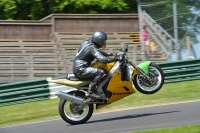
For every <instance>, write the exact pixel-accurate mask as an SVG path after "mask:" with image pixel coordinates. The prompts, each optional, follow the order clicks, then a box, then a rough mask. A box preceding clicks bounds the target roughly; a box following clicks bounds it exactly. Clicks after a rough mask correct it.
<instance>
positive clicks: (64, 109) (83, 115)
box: [58, 99, 94, 125]
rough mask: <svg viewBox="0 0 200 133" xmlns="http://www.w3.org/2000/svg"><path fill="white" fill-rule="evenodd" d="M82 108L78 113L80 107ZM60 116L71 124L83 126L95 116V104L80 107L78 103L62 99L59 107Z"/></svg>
mask: <svg viewBox="0 0 200 133" xmlns="http://www.w3.org/2000/svg"><path fill="white" fill-rule="evenodd" d="M80 106H82V107H83V109H81V111H79V112H76V109H77V108H78V107H80ZM58 110H59V114H60V116H61V118H62V119H63V120H64V121H65V122H67V123H69V124H71V125H76V124H83V123H85V122H86V121H88V120H89V119H90V117H91V116H92V114H93V110H94V106H93V104H86V105H82V104H81V105H80V104H76V103H71V102H70V101H67V100H65V99H61V100H60V103H59V106H58Z"/></svg>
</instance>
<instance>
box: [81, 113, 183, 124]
mask: <svg viewBox="0 0 200 133" xmlns="http://www.w3.org/2000/svg"><path fill="white" fill-rule="evenodd" d="M175 112H180V111H170V112H160V113H145V114H136V115H126V116H120V117H115V118H108V119H102V120H94V121H88V122H86V123H84V124H89V123H96V122H105V121H115V120H122V119H123V120H124V119H133V118H139V117H145V116H151V115H160V114H168V113H175Z"/></svg>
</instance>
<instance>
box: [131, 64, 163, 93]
mask: <svg viewBox="0 0 200 133" xmlns="http://www.w3.org/2000/svg"><path fill="white" fill-rule="evenodd" d="M148 76H150V77H151V78H154V77H155V78H154V79H155V82H154V83H153V84H150V83H148V81H147V80H145V79H144V78H143V77H142V76H140V75H136V76H135V77H134V80H133V84H134V86H135V88H136V89H137V90H138V91H139V92H141V93H143V94H154V93H156V92H158V91H159V90H160V89H161V87H162V86H163V84H164V73H163V70H162V69H161V68H160V67H159V66H158V65H156V64H154V63H151V64H150V65H149V75H148Z"/></svg>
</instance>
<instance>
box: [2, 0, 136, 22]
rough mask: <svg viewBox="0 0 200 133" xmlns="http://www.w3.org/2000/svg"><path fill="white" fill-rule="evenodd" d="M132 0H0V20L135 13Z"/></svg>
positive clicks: (134, 3) (134, 2) (134, 4)
mask: <svg viewBox="0 0 200 133" xmlns="http://www.w3.org/2000/svg"><path fill="white" fill-rule="evenodd" d="M136 12H137V3H136V1H134V0H0V14H1V15H0V19H1V20H39V19H42V18H43V17H46V16H48V15H50V14H53V13H90V14H97V13H136Z"/></svg>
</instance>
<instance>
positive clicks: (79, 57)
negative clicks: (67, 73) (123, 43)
mask: <svg viewBox="0 0 200 133" xmlns="http://www.w3.org/2000/svg"><path fill="white" fill-rule="evenodd" d="M106 40H107V35H106V33H104V32H103V31H96V32H94V33H93V34H92V40H91V41H90V40H84V41H83V42H82V43H81V45H80V47H79V49H78V53H77V54H76V57H75V59H74V62H73V73H74V75H75V76H76V77H77V78H80V79H81V78H82V79H83V78H84V79H85V78H90V79H91V78H92V79H94V80H93V81H92V82H91V83H90V84H89V89H88V94H87V96H88V97H92V98H97V99H101V96H100V95H98V94H96V93H95V92H96V89H97V86H98V85H99V83H100V82H101V81H102V79H103V78H104V77H105V76H106V74H107V72H105V70H103V69H100V68H94V67H91V62H92V61H93V60H94V59H97V60H98V61H100V62H102V63H109V62H114V61H121V60H122V57H121V56H119V57H114V58H110V57H109V56H111V55H113V54H112V53H106V52H104V51H102V50H100V49H104V48H105V47H106V45H107V43H106Z"/></svg>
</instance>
